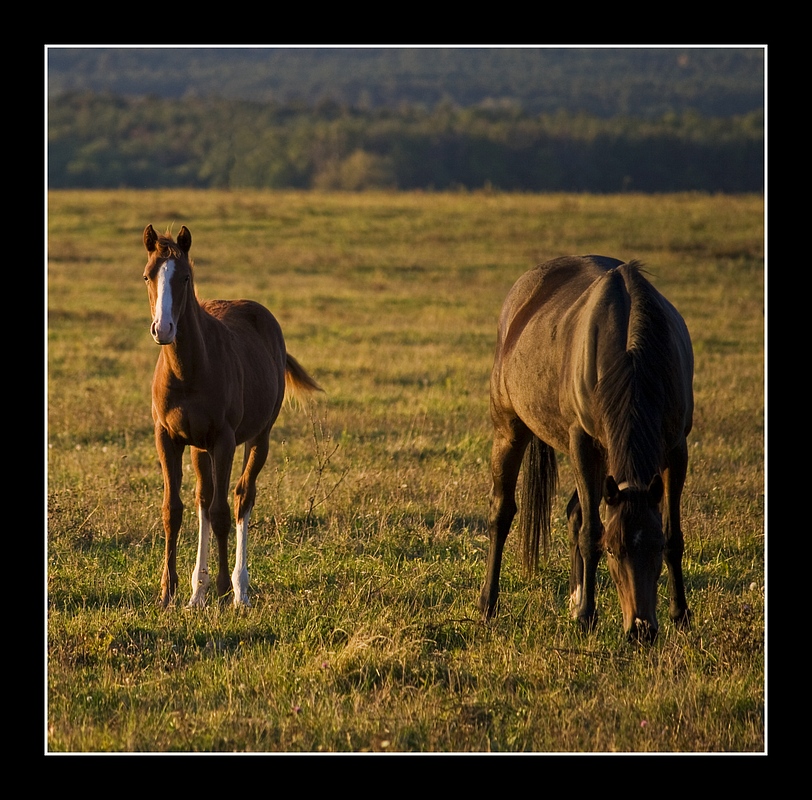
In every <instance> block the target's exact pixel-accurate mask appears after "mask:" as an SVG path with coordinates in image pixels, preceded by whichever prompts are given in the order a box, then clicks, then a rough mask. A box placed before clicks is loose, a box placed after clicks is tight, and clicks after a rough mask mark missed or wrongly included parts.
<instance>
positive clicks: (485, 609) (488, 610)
mask: <svg viewBox="0 0 812 800" xmlns="http://www.w3.org/2000/svg"><path fill="white" fill-rule="evenodd" d="M497 605H498V601H497V600H494V602H493V603H490V602H489V601H488V598H487V596H480V598H479V602H478V603H477V608H478V609H479V613H480V614H481V615H482V621H483V622H488V621H489V620H492V619H493V618H494V617H495V616H496V607H497Z"/></svg>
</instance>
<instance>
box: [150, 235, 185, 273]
mask: <svg viewBox="0 0 812 800" xmlns="http://www.w3.org/2000/svg"><path fill="white" fill-rule="evenodd" d="M155 246H156V247H157V248H158V252H159V253H160V254H161V257H162V258H185V259H186V260H187V261H188V262H189V264H190V265H191V263H192V260H191V259H190V258H189V256H188V255H187V254H186V253H184V252H183V250H181V249H180V245H179V244H178V243H177V242H176V241H175V240H174V239H173V238H172V233H171V232H170V231H167V232H166V233H164V234H159V235H158V240H157V241H156V243H155Z"/></svg>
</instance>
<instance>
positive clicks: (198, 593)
mask: <svg viewBox="0 0 812 800" xmlns="http://www.w3.org/2000/svg"><path fill="white" fill-rule="evenodd" d="M192 466H193V467H194V470H195V474H196V475H197V489H196V492H195V500H196V504H197V517H198V524H199V530H198V540H197V558H196V559H195V567H194V569H193V570H192V596H191V598H190V600H189V605H190V606H194V607H197V608H202V607H203V606H205V605H206V592H207V591H208V588H209V583H210V578H209V547H210V544H211V516H210V511H209V510H210V508H211V501H212V496H213V494H214V483H213V480H212V465H211V459H210V458H209V454H208V453H207V452H206V451H205V450H199V449H197V448H196V447H193V448H192Z"/></svg>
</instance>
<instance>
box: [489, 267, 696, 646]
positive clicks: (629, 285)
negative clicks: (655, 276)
mask: <svg viewBox="0 0 812 800" xmlns="http://www.w3.org/2000/svg"><path fill="white" fill-rule="evenodd" d="M692 382H693V351H692V348H691V339H690V336H689V334H688V329H687V328H686V326H685V322H684V321H683V319H682V317H681V316H680V315H679V313H678V312H677V310H676V309H675V308H674V306H672V305H671V303H669V302H668V301H667V300H666V299H665V298H664V297H663V296H662V295H661V294H660V293H659V292H658V291H657V290H656V289H655V288H654V287H653V286H652V284H651V283H650V282H649V281H648V280H647V279H646V278H645V277H644V275H643V273H642V271H641V267H640V265H639V264H638V263H636V262H633V261H632V262H629V263H623V262H621V261H618V260H617V259H614V258H607V257H605V256H583V257H575V256H573V257H565V258H558V259H554V260H553V261H549V262H547V263H545V264H542V265H540V266H538V267H536V268H535V269H532V270H530V271H529V272H527V273H525V274H524V275H523V276H522V277H521V278H520V279H519V280H518V281H517V282H516V284H515V285H514V286H513V288H512V289H511V291H510V292H509V294H508V296H507V299H506V300H505V303H504V306H503V308H502V312H501V316H500V319H499V331H498V339H497V347H496V356H495V359H494V365H493V371H492V374H491V389H490V405H491V418H492V421H493V430H494V438H493V449H492V454H491V472H492V477H493V490H492V494H491V505H490V513H489V535H490V547H489V553H488V561H487V573H486V577H485V582H484V585H483V587H482V592H481V594H480V598H479V608H480V611H481V612H482V614H483V616H484V618H485V619H488V618H490V617H492V616H493V615H494V613H495V612H496V606H497V599H498V597H499V572H500V569H501V563H502V552H503V548H504V544H505V539H506V538H507V535H508V531H509V529H510V525H511V522H512V521H513V517H514V515H515V513H516V509H517V506H516V501H515V492H516V485H517V480H518V475H519V471H520V468H521V465H522V461H523V459H524V464H525V476H524V481H523V496H522V529H523V530H522V533H523V539H522V541H523V561H524V565H525V568H526V569H527V571H528V572H529V573H532V572H533V571H534V570H535V568H536V566H537V563H538V549H539V537H540V536H541V538H542V543H543V546H544V548H545V549H546V547H547V543H548V540H549V533H550V512H551V503H552V499H553V495H554V493H555V488H556V482H557V465H556V454H555V451H556V450H557V451H559V452H561V453H566V454H568V455H569V458H570V461H571V463H572V467H573V471H574V473H575V483H576V487H577V488H576V491H575V493H574V494H573V495H572V499H571V500H570V502H569V505H568V506H567V517H568V525H569V530H570V605H571V609H572V614H573V617H574V618H577V619H578V620H579V621H580V623H581V625H582V626H583V627H584V628H585V629H587V630H589V629H591V628H592V627H593V626H594V625H595V622H596V619H597V612H596V604H595V584H596V571H597V567H598V561H599V559H600V557H601V555H602V553H603V551H604V550H605V551H606V553H607V556H608V563H609V571H610V574H611V576H612V579H613V580H614V583H615V585H616V587H617V591H618V595H619V597H620V605H621V609H622V612H623V628H624V631H625V632H626V634H627V635H628V636H629V638H632V639H640V640H647V641H653V640H654V638H655V637H656V635H657V582H658V580H659V577H660V573H661V571H662V566H663V559H665V564H666V566H667V569H668V590H669V595H670V615H671V618H672V620H674V622H675V623H677V624H678V625H679V626H687V625H688V622H689V617H690V614H689V610H688V605H687V602H686V599H685V587H684V581H683V575H682V554H683V534H682V528H681V526H680V497H681V494H682V489H683V484H684V482H685V477H686V473H687V469H688V448H687V444H686V436H687V435H688V433H689V431H690V430H691V424H692V416H693V389H692ZM528 445H529V447H528ZM601 499H603V501H604V502H605V517H606V526H605V528H604V526H603V525H602V523H601V517H600V503H601Z"/></svg>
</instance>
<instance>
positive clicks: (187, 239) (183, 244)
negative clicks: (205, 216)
mask: <svg viewBox="0 0 812 800" xmlns="http://www.w3.org/2000/svg"><path fill="white" fill-rule="evenodd" d="M178 245H179V246H180V249H181V250H183V252H184V253H186V255H187V256H188V255H189V248H190V247H191V246H192V234H191V233H190V232H189V229H188V228H187V227H186V226H185V225H183V226H181V229H180V233H179V234H178Z"/></svg>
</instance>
